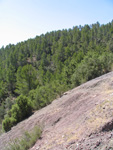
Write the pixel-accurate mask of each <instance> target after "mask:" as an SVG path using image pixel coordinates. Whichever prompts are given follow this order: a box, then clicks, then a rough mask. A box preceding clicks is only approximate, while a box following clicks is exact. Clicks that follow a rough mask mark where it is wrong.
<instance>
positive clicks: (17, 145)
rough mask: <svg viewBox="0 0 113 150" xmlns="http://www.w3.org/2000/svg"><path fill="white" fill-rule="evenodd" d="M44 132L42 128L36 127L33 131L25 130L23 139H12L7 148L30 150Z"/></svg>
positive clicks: (7, 149) (11, 149)
mask: <svg viewBox="0 0 113 150" xmlns="http://www.w3.org/2000/svg"><path fill="white" fill-rule="evenodd" d="M41 133H42V130H41V128H39V127H37V126H36V127H34V128H33V130H32V131H31V132H28V131H25V132H24V135H23V136H22V137H21V139H19V138H17V139H15V140H14V141H11V142H10V143H9V145H8V147H6V150H28V149H30V148H31V147H32V146H33V145H34V144H35V142H36V141H37V139H38V138H40V136H41Z"/></svg>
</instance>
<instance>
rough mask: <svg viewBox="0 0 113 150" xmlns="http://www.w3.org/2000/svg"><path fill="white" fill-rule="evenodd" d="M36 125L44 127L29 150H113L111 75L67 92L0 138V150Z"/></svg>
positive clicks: (112, 78) (112, 75)
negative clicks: (39, 136)
mask: <svg viewBox="0 0 113 150" xmlns="http://www.w3.org/2000/svg"><path fill="white" fill-rule="evenodd" d="M35 125H41V126H42V127H43V133H42V136H41V138H40V139H39V140H38V141H37V142H36V144H35V145H34V146H33V147H32V148H31V150H93V149H94V150H112V149H113V72H110V73H108V74H105V75H103V76H101V77H99V78H96V79H93V80H91V81H89V82H87V83H85V84H82V85H81V86H79V87H77V88H75V89H73V90H70V91H68V92H66V93H64V95H63V96H62V97H61V98H58V99H56V100H54V101H53V102H52V103H51V104H50V105H48V106H47V107H45V108H43V109H41V110H39V111H37V112H35V113H34V114H33V115H32V116H31V117H29V118H28V119H26V120H24V121H22V122H21V123H19V124H18V125H17V126H15V127H13V128H12V129H11V131H9V132H8V133H4V134H3V135H1V136H0V150H4V147H5V146H6V145H7V143H8V142H10V140H12V139H14V138H16V137H20V136H21V135H22V132H23V131H24V130H30V129H32V128H33V127H34V126H35Z"/></svg>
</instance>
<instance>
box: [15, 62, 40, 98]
mask: <svg viewBox="0 0 113 150" xmlns="http://www.w3.org/2000/svg"><path fill="white" fill-rule="evenodd" d="M37 84H38V81H37V72H36V70H35V68H34V67H33V66H32V65H28V64H27V65H25V66H23V67H19V68H18V70H17V83H16V88H17V89H16V90H15V91H16V93H18V94H23V95H27V94H28V92H29V91H30V90H32V89H35V88H36V86H37Z"/></svg>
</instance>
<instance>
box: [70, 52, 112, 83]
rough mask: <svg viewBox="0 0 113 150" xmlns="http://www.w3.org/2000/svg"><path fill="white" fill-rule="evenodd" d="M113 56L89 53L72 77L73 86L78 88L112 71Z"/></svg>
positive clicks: (110, 54) (105, 53)
mask: <svg viewBox="0 0 113 150" xmlns="http://www.w3.org/2000/svg"><path fill="white" fill-rule="evenodd" d="M112 64H113V54H112V53H108V52H104V53H103V54H102V55H101V56H99V55H97V53H96V54H94V53H89V54H88V55H87V56H86V57H85V58H84V60H83V61H82V62H81V63H80V64H79V65H78V67H77V68H76V69H75V72H74V74H73V75H72V79H71V80H72V84H73V86H78V85H80V84H81V83H84V82H86V81H88V80H91V79H94V78H96V77H98V76H100V75H102V74H104V73H107V72H109V71H110V70H111V68H112Z"/></svg>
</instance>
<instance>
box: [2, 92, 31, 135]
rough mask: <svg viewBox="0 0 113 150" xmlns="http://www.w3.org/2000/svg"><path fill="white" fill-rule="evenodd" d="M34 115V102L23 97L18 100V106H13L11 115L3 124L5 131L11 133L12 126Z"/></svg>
mask: <svg viewBox="0 0 113 150" xmlns="http://www.w3.org/2000/svg"><path fill="white" fill-rule="evenodd" d="M31 113H32V102H31V101H30V100H29V99H28V98H27V97H26V96H23V95H20V96H19V97H18V98H17V99H16V104H14V105H12V108H11V110H10V113H9V114H10V115H8V116H7V117H6V118H5V119H4V120H3V122H2V126H3V130H4V131H6V132H7V131H9V130H10V129H11V127H12V126H14V125H15V124H17V123H18V122H20V121H22V120H23V119H25V118H27V117H28V116H29V115H31Z"/></svg>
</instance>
